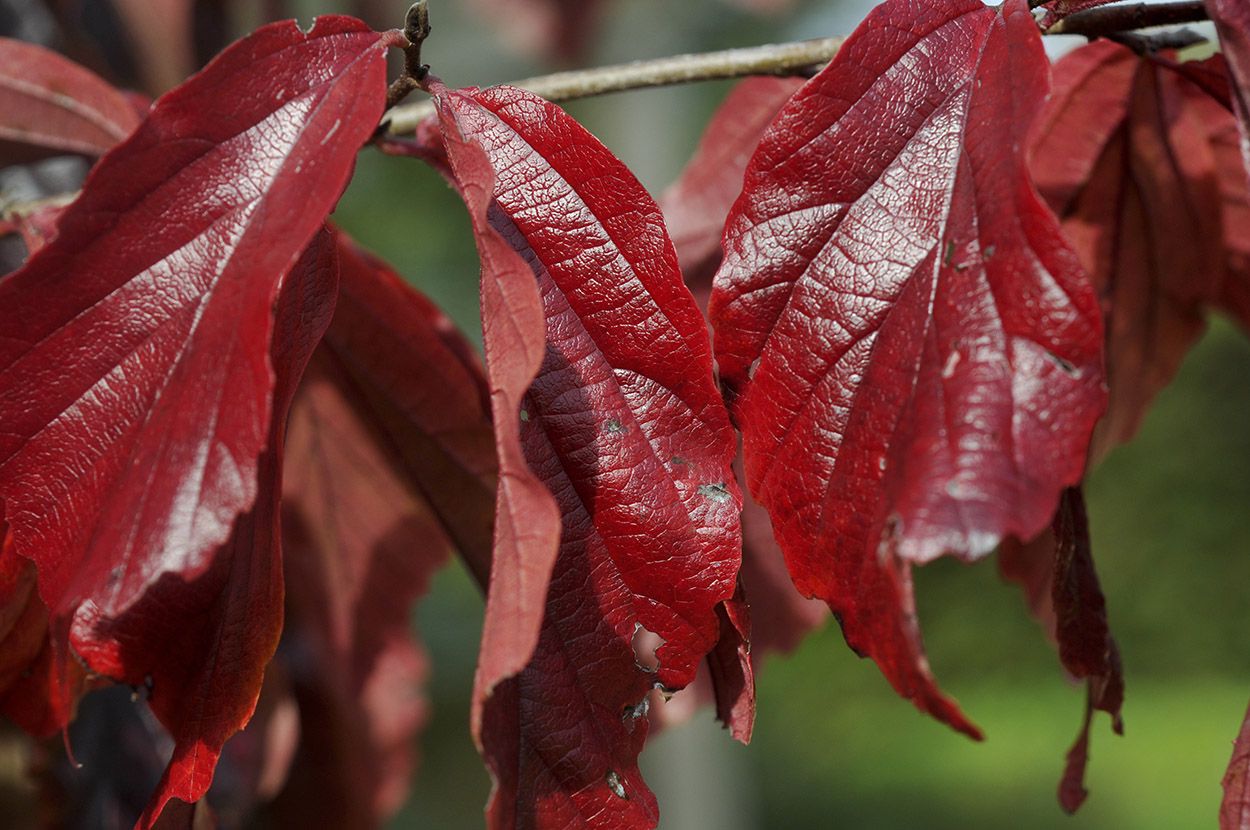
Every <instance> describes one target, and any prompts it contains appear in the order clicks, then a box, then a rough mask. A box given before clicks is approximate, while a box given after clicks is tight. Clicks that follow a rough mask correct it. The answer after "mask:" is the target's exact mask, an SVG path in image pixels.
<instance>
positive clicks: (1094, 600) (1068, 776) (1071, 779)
mask: <svg viewBox="0 0 1250 830" xmlns="http://www.w3.org/2000/svg"><path fill="white" fill-rule="evenodd" d="M999 566H1000V569H1001V571H1002V573H1003V576H1004V577H1005V578H1007V579H1009V580H1011V581H1013V582H1018V583H1020V584H1021V586H1022V587H1023V588H1024V589H1025V591H1026V593H1027V596H1028V598H1029V605H1030V608H1031V610H1032V611H1033V614H1034V616H1035V617H1037V618H1038V620H1039V622H1041V623H1042V625H1043V627H1044V628H1045V629H1046V632H1047V634H1048V635H1049V637H1050V638H1051V640H1052V641H1054V642H1055V643H1056V645H1057V646H1058V648H1059V658H1060V660H1061V661H1062V662H1063V666H1064V668H1065V669H1067V670H1068V672H1069V673H1070V674H1071V675H1072V676H1073V677H1076V678H1084V679H1086V681H1087V686H1088V693H1087V696H1086V707H1085V716H1084V719H1083V721H1082V723H1081V729H1080V732H1079V733H1078V735H1077V739H1076V742H1075V743H1074V744H1073V746H1072V748H1071V749H1070V750H1069V751H1068V756H1067V762H1066V764H1065V767H1064V772H1063V776H1062V778H1061V779H1060V782H1059V803H1060V804H1061V805H1062V806H1063V808H1064V809H1065V810H1067V811H1068V812H1069V813H1072V812H1075V811H1076V810H1077V808H1078V807H1080V806H1081V803H1082V802H1084V801H1085V797H1086V796H1087V795H1088V793H1087V792H1086V790H1085V785H1084V778H1085V765H1086V761H1087V760H1088V756H1089V728H1090V722H1091V719H1092V715H1093V711H1094V710H1095V709H1100V710H1102V711H1104V712H1107V713H1108V714H1110V715H1111V722H1112V729H1113V730H1114V731H1115V732H1116V734H1121V733H1122V732H1123V728H1124V727H1123V724H1122V722H1121V720H1120V708H1121V704H1122V703H1123V701H1124V677H1123V673H1122V671H1121V668H1120V654H1119V649H1118V648H1117V646H1116V643H1115V640H1114V639H1113V638H1112V636H1111V630H1110V628H1109V627H1108V625H1107V607H1106V601H1105V599H1104V598H1103V594H1102V588H1101V587H1100V586H1099V584H1098V575H1097V573H1095V571H1094V560H1093V556H1092V553H1091V550H1090V539H1089V520H1088V518H1087V516H1086V512H1085V498H1084V496H1083V495H1082V494H1081V491H1080V489H1079V488H1075V487H1074V488H1070V489H1068V490H1066V491H1065V492H1064V494H1063V497H1062V498H1061V499H1060V502H1059V509H1058V510H1057V511H1056V512H1055V518H1054V521H1053V522H1052V524H1051V527H1050V528H1049V529H1048V530H1047V531H1046V532H1044V533H1042V534H1040V535H1039V536H1038V537H1037V538H1036V539H1034V540H1033V541H1031V542H1029V543H1028V544H1020V543H1019V542H1016V541H1015V540H1008V541H1007V542H1004V543H1003V545H1002V547H1001V548H1000V549H999Z"/></svg>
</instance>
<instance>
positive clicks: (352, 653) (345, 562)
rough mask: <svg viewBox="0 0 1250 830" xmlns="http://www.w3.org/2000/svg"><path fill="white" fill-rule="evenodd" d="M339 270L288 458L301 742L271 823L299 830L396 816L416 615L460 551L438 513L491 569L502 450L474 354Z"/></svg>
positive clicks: (404, 767)
mask: <svg viewBox="0 0 1250 830" xmlns="http://www.w3.org/2000/svg"><path fill="white" fill-rule="evenodd" d="M339 257H340V263H341V274H340V293H339V302H338V305H337V307H336V309H335V314H334V321H333V322H332V323H331V325H330V329H329V331H328V332H327V333H326V337H325V339H324V340H323V341H322V344H321V346H319V347H318V350H317V352H316V354H315V355H314V357H313V361H312V364H311V366H310V368H309V372H308V374H307V375H306V376H305V379H304V385H303V386H302V388H301V390H300V393H299V396H298V397H297V398H296V402H295V405H294V408H293V410H292V414H291V423H290V430H289V434H288V438H287V443H286V456H287V465H286V472H285V476H284V487H283V489H284V507H283V518H284V542H285V545H286V549H287V556H286V574H287V595H288V608H289V619H288V625H287V642H288V643H289V645H290V648H289V649H287V651H288V652H289V654H288V660H287V662H288V663H289V671H290V674H291V679H292V682H293V683H294V686H295V693H296V695H297V697H298V699H299V702H300V716H301V720H302V727H301V735H302V737H301V741H300V751H299V756H298V758H297V760H296V763H295V766H294V768H293V770H292V774H291V781H290V783H289V785H288V786H287V787H286V789H285V790H284V791H283V794H282V795H281V797H280V798H279V800H278V803H277V804H276V805H275V807H274V810H275V815H277V816H280V817H281V818H280V819H279V821H280V823H283V824H289V825H290V826H311V825H318V824H320V825H324V826H333V827H346V826H352V825H355V824H361V823H363V824H365V825H369V826H372V825H374V824H377V823H379V822H382V821H383V820H385V819H386V818H388V817H389V816H390V814H392V813H393V812H394V811H395V810H396V809H397V808H398V807H399V806H400V804H402V802H403V798H404V795H405V794H406V792H407V790H408V784H409V781H410V780H411V778H412V769H413V766H414V758H413V736H414V734H415V733H416V731H417V730H418V729H419V728H420V726H421V725H422V723H423V722H424V720H425V710H426V707H425V701H424V698H423V696H422V685H423V683H424V679H425V674H426V667H425V662H426V661H425V654H424V652H423V651H422V650H421V649H420V647H419V646H418V645H417V644H416V643H415V642H413V640H412V637H411V636H410V634H409V630H410V625H409V615H410V610H411V606H412V603H413V602H414V601H415V599H416V598H417V597H419V596H420V595H422V594H424V593H425V592H426V590H427V588H428V583H429V579H430V575H431V574H432V573H433V572H434V571H435V570H436V569H437V568H438V567H440V566H441V565H442V564H443V562H445V561H446V558H447V555H448V553H449V552H450V550H451V547H452V545H451V543H450V541H449V539H448V535H447V533H445V532H444V531H443V529H442V527H440V524H439V519H438V516H439V515H440V513H441V515H443V516H444V517H445V519H446V518H448V517H450V518H451V521H448V522H447V523H446V524H447V527H448V528H449V530H450V532H451V533H452V534H454V535H455V536H458V537H460V538H461V539H463V540H464V541H463V542H460V543H458V544H474V545H481V546H482V550H481V551H480V552H478V553H476V554H474V555H475V556H478V557H479V559H478V561H479V562H480V563H482V564H484V565H485V567H486V568H487V569H488V568H489V561H490V560H489V557H490V536H489V533H490V522H491V518H492V515H493V510H494V492H493V467H494V444H493V440H492V437H491V431H490V422H489V420H487V416H486V410H485V405H486V401H485V399H484V398H485V395H484V381H482V380H481V378H480V369H478V367H477V365H476V364H475V363H474V362H473V361H472V360H471V359H469V346H468V344H467V343H465V342H464V341H463V339H462V338H460V337H459V335H458V334H456V333H455V330H454V329H453V328H452V326H451V323H450V321H449V320H448V319H447V318H446V317H445V316H444V315H443V314H442V313H441V312H439V311H438V310H437V309H436V308H435V307H434V306H433V304H432V303H430V301H429V300H427V299H426V298H425V297H423V296H422V295H420V294H418V293H417V292H416V291H414V290H413V289H411V288H409V287H408V286H407V285H405V284H404V283H403V281H402V280H401V279H400V278H399V277H398V276H397V275H395V274H394V273H393V272H392V271H391V270H390V269H389V268H388V267H386V266H385V265H383V264H382V263H380V262H379V261H377V260H376V259H373V258H372V257H370V256H368V255H367V254H364V253H363V252H361V251H360V250H359V249H358V248H356V247H355V246H354V245H353V244H352V243H351V242H350V241H348V240H346V239H345V238H342V237H340V249H339ZM430 503H433V504H435V505H437V506H438V507H439V508H440V509H439V510H437V511H436V510H433V509H432V508H431V506H430ZM474 532H476V533H477V534H479V535H483V534H484V538H483V539H480V540H479V539H477V538H476V537H474V536H473V535H472V534H473V533H474Z"/></svg>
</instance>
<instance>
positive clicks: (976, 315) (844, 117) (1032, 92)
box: [711, 0, 1104, 735]
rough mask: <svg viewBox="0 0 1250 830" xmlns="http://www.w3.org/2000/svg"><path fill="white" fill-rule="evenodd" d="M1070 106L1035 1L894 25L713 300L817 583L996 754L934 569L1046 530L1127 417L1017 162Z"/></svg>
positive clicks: (825, 74)
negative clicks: (938, 627) (970, 715)
mask: <svg viewBox="0 0 1250 830" xmlns="http://www.w3.org/2000/svg"><path fill="white" fill-rule="evenodd" d="M1046 86H1047V63H1046V58H1045V55H1044V53H1043V51H1042V47H1041V42H1040V39H1039V35H1038V31H1037V27H1036V25H1035V24H1034V22H1033V20H1032V18H1031V16H1030V15H1029V11H1028V8H1027V7H1026V5H1025V3H1024V2H1022V0H1010V2H1008V3H1007V4H1006V5H1004V6H1003V7H1002V8H1001V9H993V8H988V7H986V6H984V5H983V4H982V3H980V2H977V0H953V1H952V2H946V3H941V4H929V3H918V2H911V1H910V0H890V2H887V3H885V4H883V5H881V6H878V7H877V8H876V10H874V11H873V12H872V13H871V14H870V15H869V17H868V18H867V20H866V21H865V22H864V24H863V25H861V26H860V28H859V29H858V30H857V31H856V33H855V34H854V35H852V37H851V38H850V39H848V41H847V42H846V44H845V45H844V46H843V47H842V49H841V51H840V52H839V53H838V56H837V57H836V58H835V59H834V61H833V62H832V63H831V64H830V65H829V67H827V68H826V69H824V70H822V71H821V73H820V74H819V75H817V76H816V77H815V78H813V79H812V81H810V82H809V83H808V84H807V85H806V86H805V87H803V89H801V90H799V92H798V93H797V94H796V95H795V96H794V97H793V98H792V99H791V100H790V102H789V103H788V104H787V105H786V106H785V107H784V108H783V109H782V112H781V115H780V116H779V117H778V119H777V121H775V122H774V123H773V126H772V127H771V128H770V129H769V131H768V133H767V134H766V135H765V137H764V139H763V141H762V143H761V145H760V148H759V150H758V151H757V152H756V155H755V156H754V158H753V159H752V161H751V164H750V166H749V167H748V170H747V176H746V186H745V188H744V191H743V194H742V196H741V197H740V198H739V200H738V202H737V204H735V206H734V210H733V212H732V213H731V215H730V218H729V221H728V223H727V225H726V231H725V248H726V253H725V256H726V259H725V262H724V264H723V265H722V266H721V270H720V271H719V272H718V274H717V276H716V281H715V284H714V288H713V294H712V303H711V316H712V321H713V324H714V326H715V329H716V349H717V359H718V362H719V365H720V367H721V371H722V373H723V377H724V378H725V380H726V382H727V383H728V384H729V385H730V386H731V388H732V389H733V390H734V391H735V392H736V393H737V395H738V399H737V401H736V410H735V411H736V415H737V418H738V421H739V425H740V426H741V428H742V430H743V440H744V452H745V458H746V473H747V483H748V485H749V486H750V488H751V491H752V493H753V494H754V495H755V497H756V498H757V499H758V500H759V501H760V503H761V504H762V505H764V506H765V507H766V508H767V509H768V511H769V513H770V515H771V516H772V520H773V526H774V528H775V530H776V532H777V536H778V539H779V541H780V543H781V547H782V550H783V551H784V552H785V555H786V560H787V564H788V565H789V567H790V571H791V574H792V575H793V576H794V579H795V584H796V585H797V586H798V588H799V590H800V592H802V593H803V594H805V595H809V596H817V597H820V598H821V599H824V600H825V601H826V602H828V603H829V605H830V607H831V608H832V609H833V610H834V612H835V614H837V615H838V616H839V618H840V620H841V622H842V627H843V632H844V634H845V635H846V638H847V641H848V643H849V644H850V645H851V647H852V648H854V649H855V650H856V651H858V652H859V653H861V654H864V655H867V656H871V657H873V658H874V659H875V660H876V661H877V663H878V664H879V665H880V666H881V668H882V670H883V671H884V672H885V674H886V676H887V677H888V678H889V679H890V681H891V682H892V683H893V684H894V686H895V688H896V689H897V690H898V691H899V692H900V693H901V694H902V695H904V696H905V697H908V698H910V699H912V700H913V701H914V702H915V703H916V705H917V706H918V707H920V708H921V709H923V710H925V711H928V712H930V713H932V714H934V715H936V716H937V717H939V718H941V719H942V720H945V721H946V722H948V723H950V724H952V725H953V726H955V727H956V728H958V729H961V730H962V731H965V732H967V733H968V734H970V735H977V734H979V733H978V732H977V730H976V728H975V727H973V726H972V725H971V724H970V723H969V722H968V721H967V720H966V719H965V718H964V717H963V715H962V714H961V713H960V712H959V710H958V708H957V707H956V706H955V705H954V704H953V703H952V702H951V701H949V700H948V699H946V698H944V697H942V695H941V694H940V692H939V691H938V689H937V687H936V685H935V683H934V680H933V678H932V675H931V674H930V672H929V669H928V665H927V661H926V660H925V658H924V655H923V651H922V646H921V642H920V634H919V627H918V625H917V622H916V617H915V611H914V603H913V599H912V587H911V574H910V567H911V564H912V563H915V562H926V561H928V560H930V559H933V558H935V557H937V556H940V555H942V554H944V553H948V552H951V553H955V554H958V555H960V556H962V557H964V558H968V559H974V558H977V557H980V556H983V555H985V554H987V553H989V552H990V551H991V550H993V548H994V547H995V546H996V545H997V543H998V542H999V540H1000V539H1001V538H1003V537H1004V536H1005V535H1008V534H1015V535H1021V536H1024V537H1031V536H1033V535H1034V534H1036V533H1037V532H1038V531H1039V530H1041V528H1042V527H1044V526H1045V524H1046V523H1047V522H1048V521H1049V519H1050V516H1051V514H1052V513H1053V512H1054V508H1055V505H1056V503H1057V501H1058V497H1059V492H1060V491H1061V490H1062V488H1063V487H1064V486H1066V485H1069V484H1073V483H1075V482H1076V481H1078V480H1079V479H1080V477H1081V473H1082V470H1083V468H1084V463H1085V448H1086V445H1087V442H1088V439H1089V433H1090V430H1091V428H1092V427H1093V424H1094V422H1095V420H1096V419H1097V416H1098V414H1099V413H1100V411H1101V408H1102V405H1103V401H1104V396H1103V392H1102V388H1101V383H1102V373H1101V367H1100V356H1099V351H1100V340H1101V331H1100V326H1099V323H1100V321H1099V315H1098V309H1097V304H1096V301H1095V298H1094V296H1093V293H1092V291H1091V290H1090V288H1089V286H1088V284H1087V281H1086V278H1085V275H1084V274H1083V273H1082V272H1081V269H1080V266H1079V264H1078V263H1077V261H1076V258H1075V256H1074V255H1073V254H1072V252H1071V250H1070V249H1069V248H1068V247H1067V245H1066V244H1065V243H1064V241H1063V239H1062V237H1061V235H1060V233H1059V229H1058V226H1057V223H1056V222H1055V220H1054V217H1053V216H1052V215H1051V214H1050V212H1049V211H1048V210H1047V209H1046V207H1045V206H1044V205H1043V204H1042V203H1041V201H1040V200H1039V199H1038V198H1037V196H1036V194H1035V193H1034V191H1033V189H1032V187H1031V185H1030V183H1029V180H1028V175H1027V171H1026V170H1025V168H1024V162H1023V158H1022V157H1021V155H1020V153H1019V152H1017V151H1016V150H1017V149H1018V148H1020V147H1022V145H1023V143H1024V139H1025V137H1026V136H1027V134H1028V128H1029V124H1030V122H1031V120H1032V118H1033V114H1034V112H1035V111H1036V110H1037V108H1038V106H1039V104H1040V103H1041V100H1042V97H1043V95H1044V94H1045V90H1046ZM748 591H749V586H748ZM748 596H749V594H748Z"/></svg>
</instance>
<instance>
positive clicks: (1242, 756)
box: [1220, 709, 1250, 830]
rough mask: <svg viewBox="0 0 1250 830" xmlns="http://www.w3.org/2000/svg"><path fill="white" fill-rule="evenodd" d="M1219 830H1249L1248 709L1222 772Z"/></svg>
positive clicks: (1249, 742)
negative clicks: (1222, 789) (1224, 770)
mask: <svg viewBox="0 0 1250 830" xmlns="http://www.w3.org/2000/svg"><path fill="white" fill-rule="evenodd" d="M1223 784H1224V802H1223V803H1222V804H1221V805H1220V830H1250V709H1248V710H1246V719H1245V721H1244V722H1243V723H1242V724H1241V732H1240V734H1238V735H1237V740H1236V742H1234V743H1233V757H1232V759H1231V760H1230V761H1229V762H1228V771H1227V772H1225V773H1224V781H1223Z"/></svg>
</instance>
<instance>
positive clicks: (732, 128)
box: [660, 77, 803, 296]
mask: <svg viewBox="0 0 1250 830" xmlns="http://www.w3.org/2000/svg"><path fill="white" fill-rule="evenodd" d="M802 85H803V81H802V80H801V79H799V78H768V77H758V78H747V79H746V80H744V81H742V82H741V83H739V84H738V85H737V86H735V87H734V88H733V91H731V92H730V93H729V95H728V97H726V98H725V100H724V102H723V103H722V104H721V105H720V107H719V108H718V109H717V110H716V114H715V115H713V116H712V120H711V121H710V122H708V125H707V128H706V129H705V130H704V131H703V137H702V138H701V139H699V146H698V147H697V148H696V149H695V152H694V156H693V157H691V159H690V161H689V163H687V165H686V169H685V170H683V171H682V174H681V178H679V179H678V180H677V181H675V182H674V183H673V184H672V186H671V187H669V188H668V190H666V191H664V195H663V196H662V197H661V198H660V206H661V207H662V208H663V210H664V220H665V222H667V223H668V232H669V235H670V236H672V238H673V245H674V246H676V248H677V258H678V260H679V261H680V262H681V268H682V272H683V273H684V274H685V275H686V283H687V285H690V286H691V287H692V288H695V287H703V285H704V284H705V283H707V282H708V281H710V279H711V276H712V273H713V272H714V271H715V270H716V266H717V265H718V264H719V263H720V255H721V251H720V239H721V231H722V230H723V228H724V225H725V216H727V215H728V214H729V209H730V208H731V207H733V203H734V200H735V199H736V198H738V193H739V192H741V190H742V176H743V174H744V173H745V172H746V169H747V162H748V161H749V160H750V158H751V153H752V152H753V151H754V150H755V147H756V145H758V144H759V143H760V137H761V136H762V135H763V134H764V130H765V128H766V127H768V125H769V124H770V123H772V120H773V118H775V117H776V115H777V111H778V110H779V109H781V106H782V104H784V103H785V102H786V101H788V100H789V99H790V96H791V95H793V94H794V92H795V90H797V89H798V88H799V87H800V86H802ZM698 293H699V292H698V291H697V289H696V296H697V294H698Z"/></svg>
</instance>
